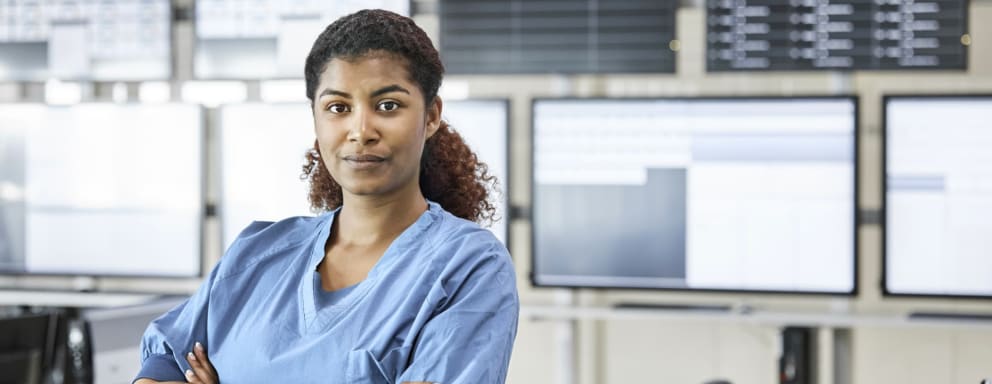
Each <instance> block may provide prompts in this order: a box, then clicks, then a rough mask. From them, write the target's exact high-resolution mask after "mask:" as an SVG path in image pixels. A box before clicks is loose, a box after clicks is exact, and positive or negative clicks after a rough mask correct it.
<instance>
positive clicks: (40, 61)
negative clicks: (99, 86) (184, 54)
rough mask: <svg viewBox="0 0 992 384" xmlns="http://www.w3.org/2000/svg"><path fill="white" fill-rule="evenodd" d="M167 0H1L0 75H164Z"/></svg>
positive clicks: (168, 48) (168, 71) (167, 68)
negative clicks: (2, 0)
mask: <svg viewBox="0 0 992 384" xmlns="http://www.w3.org/2000/svg"><path fill="white" fill-rule="evenodd" d="M171 35H172V6H171V3H170V1H169V0H101V1H68V0H55V1H38V0H8V1H4V2H0V81H42V80H46V79H48V78H59V79H69V80H88V81H94V80H95V81H138V80H165V79H168V78H169V77H171V76H172V37H171Z"/></svg>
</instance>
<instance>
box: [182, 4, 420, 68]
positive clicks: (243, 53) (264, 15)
mask: <svg viewBox="0 0 992 384" xmlns="http://www.w3.org/2000/svg"><path fill="white" fill-rule="evenodd" d="M194 6H195V12H194V13H195V15H194V28H195V34H196V39H195V40H196V41H195V44H196V47H195V52H194V59H193V74H194V76H195V77H196V78H198V79H283V78H303V64H304V61H305V60H306V57H307V54H309V53H310V48H311V47H312V46H313V42H314V39H316V37H317V35H319V34H320V32H321V31H323V30H324V28H326V27H327V26H328V25H329V24H330V23H332V22H334V20H337V19H338V18H339V17H341V16H344V15H347V14H350V13H353V12H355V11H358V10H361V9H366V8H380V9H387V10H390V11H393V12H396V13H399V14H402V15H409V14H410V0H375V1H366V0H334V1H315V0H307V1H297V0H292V1H287V0H198V1H196V3H195V4H194Z"/></svg>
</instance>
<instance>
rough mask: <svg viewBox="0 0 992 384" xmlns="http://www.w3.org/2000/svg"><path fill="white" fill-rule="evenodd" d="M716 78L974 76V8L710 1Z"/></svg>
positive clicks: (931, 3)
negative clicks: (840, 73) (942, 72)
mask: <svg viewBox="0 0 992 384" xmlns="http://www.w3.org/2000/svg"><path fill="white" fill-rule="evenodd" d="M706 10H707V17H706V26H707V40H706V42H707V50H706V68H707V70H708V71H753V70H874V69H966V68H967V45H968V44H969V38H968V37H967V36H966V35H967V20H968V1H967V0H925V1H920V0H872V1H867V0H789V1H784V0H707V1H706Z"/></svg>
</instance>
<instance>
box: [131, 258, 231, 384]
mask: <svg viewBox="0 0 992 384" xmlns="http://www.w3.org/2000/svg"><path fill="white" fill-rule="evenodd" d="M218 269H219V268H215V269H214V270H213V272H211V273H210V276H209V277H208V278H207V279H206V280H205V281H204V282H203V284H202V285H201V286H200V288H199V289H198V290H197V291H196V293H194V294H193V296H190V298H189V299H186V301H184V302H183V303H182V304H179V305H178V306H176V307H175V308H173V309H171V310H170V311H169V312H166V313H165V314H164V315H162V316H160V317H159V318H157V319H155V320H153V321H152V322H151V324H149V325H148V328H146V329H145V334H144V336H142V338H141V370H139V371H138V374H137V376H135V379H134V380H135V381H136V380H137V379H141V378H148V379H152V380H156V381H186V378H185V377H184V376H183V371H184V370H185V369H187V368H189V367H188V366H187V364H186V360H185V358H184V357H183V356H184V355H185V353H186V352H189V351H192V350H193V343H195V342H197V341H199V342H201V343H203V344H204V345H208V344H207V343H208V340H207V309H208V304H209V298H210V290H211V286H212V285H213V281H214V278H215V276H216V274H217V270H218ZM180 362H182V365H180Z"/></svg>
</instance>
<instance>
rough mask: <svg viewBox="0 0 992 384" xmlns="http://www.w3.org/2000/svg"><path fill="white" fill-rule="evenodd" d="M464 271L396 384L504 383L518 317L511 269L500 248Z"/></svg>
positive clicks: (426, 330) (418, 343) (451, 287)
mask: <svg viewBox="0 0 992 384" xmlns="http://www.w3.org/2000/svg"><path fill="white" fill-rule="evenodd" d="M467 269H468V271H467V272H466V274H465V276H464V279H463V280H461V282H460V284H458V285H455V286H449V287H447V288H446V289H450V290H451V291H449V292H448V294H449V296H448V297H449V300H448V301H447V302H446V303H445V304H444V305H443V307H442V309H441V310H440V312H438V313H437V314H436V315H434V316H433V317H432V318H431V319H430V320H429V321H428V322H427V323H426V324H425V325H424V328H423V329H422V331H421V333H420V335H419V336H418V338H417V340H416V342H415V344H414V346H413V351H412V354H411V359H410V360H411V362H410V365H409V366H408V367H407V369H406V370H405V371H404V372H403V374H402V375H401V376H400V378H399V379H398V380H396V383H397V384H399V383H403V382H418V381H423V382H433V383H443V384H459V383H466V384H468V383H471V384H485V383H503V382H504V381H505V380H506V370H507V366H508V365H509V363H510V351H511V350H512V349H513V340H514V338H515V337H516V333H517V318H518V315H519V311H520V303H519V299H518V297H517V289H516V278H515V277H514V273H513V266H512V264H511V263H510V260H509V255H508V254H506V253H505V248H504V250H503V251H502V252H494V253H491V254H488V255H485V257H483V258H482V261H481V262H479V263H478V264H476V265H472V266H470V267H469V268H467ZM456 280H460V279H457V278H456Z"/></svg>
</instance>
